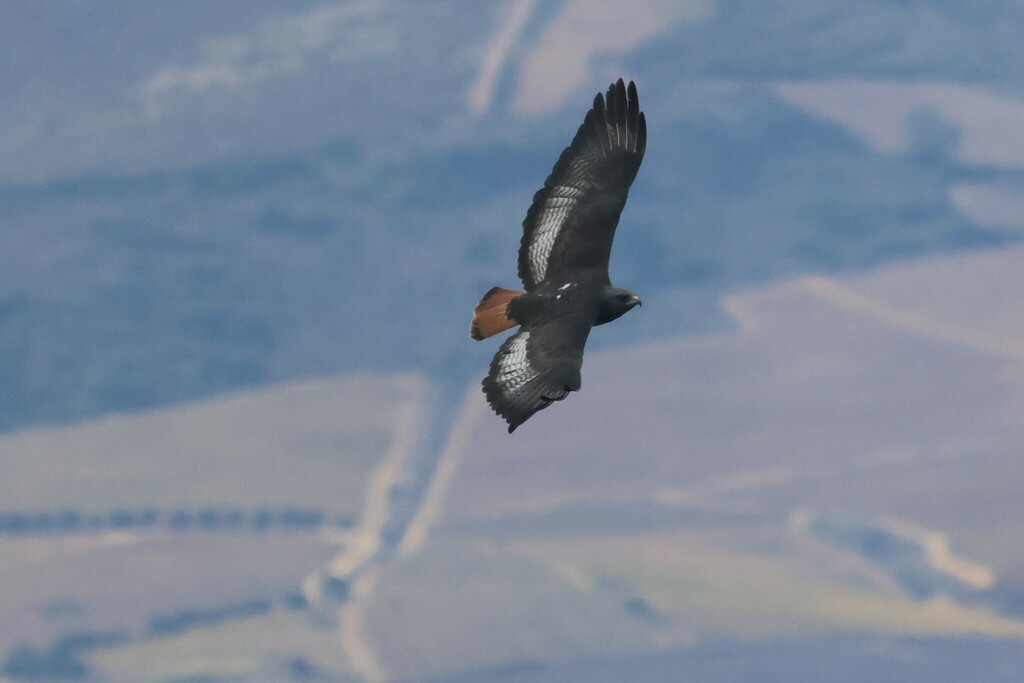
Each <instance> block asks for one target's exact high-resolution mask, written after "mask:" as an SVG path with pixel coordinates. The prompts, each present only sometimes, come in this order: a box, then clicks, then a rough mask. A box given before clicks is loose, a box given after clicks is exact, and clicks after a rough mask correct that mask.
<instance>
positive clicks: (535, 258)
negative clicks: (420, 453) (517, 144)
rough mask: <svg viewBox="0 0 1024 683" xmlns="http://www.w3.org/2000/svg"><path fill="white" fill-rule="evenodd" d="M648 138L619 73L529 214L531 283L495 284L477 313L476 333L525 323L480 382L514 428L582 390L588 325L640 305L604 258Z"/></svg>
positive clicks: (632, 93) (526, 252)
mask: <svg viewBox="0 0 1024 683" xmlns="http://www.w3.org/2000/svg"><path fill="white" fill-rule="evenodd" d="M646 144H647V124H646V121H645V118H644V115H643V113H642V112H641V111H640V107H639V100H638V98H637V94H636V86H634V84H633V83H630V84H629V87H628V89H627V87H626V86H625V84H624V83H623V82H622V80H621V79H620V80H619V81H618V82H617V83H613V84H612V85H611V87H610V88H609V89H608V93H607V94H606V95H605V96H604V97H603V98H602V96H601V95H600V94H598V95H597V97H595V98H594V107H593V108H592V109H591V110H590V111H589V112H587V115H586V118H584V121H583V124H582V125H581V126H580V128H579V130H578V131H577V133H576V137H575V138H573V141H572V144H571V145H569V147H567V148H566V149H565V151H563V152H562V155H561V157H560V158H559V160H558V162H557V163H556V164H555V167H554V169H553V170H552V172H551V175H550V176H548V179H547V181H546V182H545V183H544V187H543V188H541V189H540V190H539V191H538V192H537V193H536V194H535V195H534V198H533V204H532V205H531V206H530V209H529V211H528V212H527V214H526V219H525V220H524V221H523V239H522V242H521V244H520V248H519V277H520V279H522V281H523V285H524V287H525V291H523V292H518V291H513V290H507V289H501V288H499V287H494V288H492V289H491V290H490V291H488V292H487V294H485V295H484V297H483V299H482V300H481V301H480V304H479V305H478V306H477V308H476V310H475V311H474V313H475V316H474V319H473V327H472V331H471V335H472V336H473V338H474V339H484V338H487V337H490V336H493V335H494V334H497V333H499V332H502V331H504V330H506V329H509V328H511V327H515V326H516V325H519V331H518V332H516V333H515V334H514V335H512V336H511V337H509V338H508V339H507V340H506V341H505V343H504V344H502V346H501V349H500V350H499V351H498V353H497V354H496V355H495V356H494V360H493V361H492V362H491V369H490V373H489V374H488V376H487V377H486V378H485V379H484V381H483V389H484V393H485V394H486V395H487V400H488V402H489V403H490V404H491V407H492V408H493V409H494V411H495V412H496V413H497V414H498V415H500V416H501V417H503V418H504V419H505V420H506V421H507V422H508V424H509V432H512V431H514V430H515V429H516V427H518V426H519V425H520V424H522V423H523V422H525V421H526V420H527V419H528V418H529V417H530V416H531V415H533V414H534V413H535V412H537V411H538V410H541V409H543V408H546V407H547V406H548V405H550V404H551V403H552V402H554V401H559V400H562V399H564V398H565V397H566V396H568V395H569V392H571V391H578V390H579V388H580V384H581V382H580V369H581V368H582V365H583V349H584V346H585V345H586V342H587V337H588V336H589V334H590V329H591V328H592V327H594V326H596V325H602V324H604V323H607V322H611V321H612V320H615V319H616V318H618V317H619V316H621V315H623V314H624V313H626V312H627V311H629V310H630V309H632V308H633V307H634V306H636V305H638V304H639V303H640V299H639V297H637V296H636V295H635V294H633V293H632V292H629V291H627V290H624V289H621V288H618V287H614V286H612V284H611V281H610V280H609V276H608V260H609V257H610V255H611V247H612V240H613V238H614V236H615V228H616V227H617V226H618V223H619V215H620V214H621V213H622V208H623V207H624V206H625V204H626V198H627V196H628V194H629V187H630V185H631V184H632V182H633V179H634V178H635V177H636V173H637V171H638V170H639V168H640V162H641V161H642V160H643V155H644V150H645V148H646Z"/></svg>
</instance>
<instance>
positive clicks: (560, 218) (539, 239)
mask: <svg viewBox="0 0 1024 683" xmlns="http://www.w3.org/2000/svg"><path fill="white" fill-rule="evenodd" d="M582 196H583V191H582V190H578V189H576V188H575V187H568V186H566V185H556V186H554V187H552V188H551V190H550V191H549V192H548V197H547V199H545V200H544V205H543V206H542V207H541V210H540V211H539V212H538V213H537V219H536V225H535V226H534V229H533V235H532V236H531V239H530V244H529V246H528V248H527V252H526V253H527V259H528V260H529V263H530V270H531V271H532V274H533V281H534V282H541V281H542V280H543V279H544V276H545V274H546V273H547V269H548V259H549V258H550V257H551V249H552V248H553V247H554V246H555V240H556V239H557V238H558V233H559V231H561V229H562V225H563V224H564V223H565V219H566V218H568V217H569V213H570V212H571V211H572V210H573V208H574V207H575V206H576V203H577V202H578V201H579V198H580V197H582Z"/></svg>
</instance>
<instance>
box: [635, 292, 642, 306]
mask: <svg viewBox="0 0 1024 683" xmlns="http://www.w3.org/2000/svg"><path fill="white" fill-rule="evenodd" d="M633 305H634V306H643V305H644V302H643V301H640V297H638V296H637V295H636V294H634V295H633Z"/></svg>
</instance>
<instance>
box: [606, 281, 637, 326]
mask: <svg viewBox="0 0 1024 683" xmlns="http://www.w3.org/2000/svg"><path fill="white" fill-rule="evenodd" d="M641 305H643V304H642V302H641V301H640V297H638V296H637V295H636V294H634V293H633V292H631V291H629V290H628V289H622V288H621V287H611V286H609V287H607V288H605V291H604V297H603V301H602V302H601V310H600V312H599V314H598V316H597V324H598V325H601V324H603V323H607V322H611V321H612V320H615V319H616V318H618V317H620V316H622V315H623V314H624V313H626V312H627V311H629V310H630V309H632V308H634V307H635V306H641Z"/></svg>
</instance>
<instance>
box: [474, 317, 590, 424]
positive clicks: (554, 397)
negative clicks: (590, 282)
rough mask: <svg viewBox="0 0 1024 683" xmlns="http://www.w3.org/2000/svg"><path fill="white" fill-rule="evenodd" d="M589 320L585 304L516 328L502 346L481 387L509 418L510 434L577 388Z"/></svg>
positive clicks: (499, 412) (499, 411) (488, 398)
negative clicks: (534, 324)
mask: <svg viewBox="0 0 1024 683" xmlns="http://www.w3.org/2000/svg"><path fill="white" fill-rule="evenodd" d="M583 309H586V310H583ZM593 320H594V316H593V311H592V310H590V308H589V307H585V306H584V307H581V309H580V310H579V312H578V313H574V314H572V315H565V316H560V317H557V318H553V319H552V320H550V321H549V322H546V323H544V324H543V325H540V326H538V327H535V328H533V329H529V330H525V329H524V330H520V331H519V332H517V333H516V334H514V335H512V336H511V337H509V338H508V339H506V340H505V343H504V344H502V345H501V349H499V350H498V353H496V354H495V355H494V360H492V361H491V371H490V372H489V373H488V375H487V377H485V378H484V381H483V387H484V393H485V394H486V395H487V402H488V403H490V404H491V408H492V409H493V410H494V412H496V413H497V414H498V415H500V416H501V417H503V418H504V419H505V421H506V422H508V431H509V433H512V432H513V431H515V429H516V427H518V426H519V425H521V424H522V423H524V422H526V420H527V419H529V417H530V416H531V415H533V414H534V413H536V412H537V411H538V410H542V409H544V408H547V407H548V406H549V405H551V404H552V403H553V402H555V401H561V400H562V399H563V398H565V397H566V396H568V395H569V392H570V391H579V388H580V368H581V367H582V366H583V347H584V346H585V345H586V343H587V335H589V334H590V327H591V323H593Z"/></svg>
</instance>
